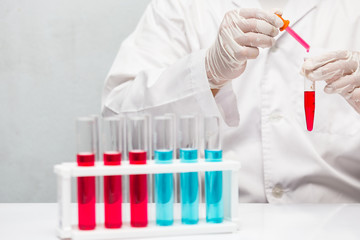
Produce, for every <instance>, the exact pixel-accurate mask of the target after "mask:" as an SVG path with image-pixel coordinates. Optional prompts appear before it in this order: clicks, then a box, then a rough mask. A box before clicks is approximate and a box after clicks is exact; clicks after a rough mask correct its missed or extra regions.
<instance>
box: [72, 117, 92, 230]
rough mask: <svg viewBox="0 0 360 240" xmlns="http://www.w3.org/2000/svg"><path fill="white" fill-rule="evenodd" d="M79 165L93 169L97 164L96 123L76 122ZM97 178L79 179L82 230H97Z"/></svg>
mask: <svg viewBox="0 0 360 240" xmlns="http://www.w3.org/2000/svg"><path fill="white" fill-rule="evenodd" d="M76 133H77V134H76V135H77V164H78V166H81V167H91V166H94V164H95V144H94V143H95V137H96V136H95V121H94V119H93V118H91V117H89V118H79V119H77V121H76ZM95 190H96V188H95V177H78V178H77V199H78V221H79V222H78V224H79V225H78V226H79V229H80V230H92V229H95V226H96V222H95V201H96V197H95V194H96V193H95Z"/></svg>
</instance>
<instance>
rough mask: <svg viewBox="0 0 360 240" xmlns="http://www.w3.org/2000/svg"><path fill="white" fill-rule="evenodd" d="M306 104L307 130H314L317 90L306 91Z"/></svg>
mask: <svg viewBox="0 0 360 240" xmlns="http://www.w3.org/2000/svg"><path fill="white" fill-rule="evenodd" d="M304 106H305V118H306V126H307V130H308V131H312V130H313V126H314V115H315V91H305V92H304Z"/></svg>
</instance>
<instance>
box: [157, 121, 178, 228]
mask: <svg viewBox="0 0 360 240" xmlns="http://www.w3.org/2000/svg"><path fill="white" fill-rule="evenodd" d="M173 137H174V119H173V118H172V117H170V116H163V117H156V118H155V119H154V149H155V163H157V164H171V163H172V162H173V154H174V139H173ZM155 202H156V224H157V225H159V226H170V225H172V224H173V222H174V217H173V216H174V209H173V208H174V178H173V174H172V173H162V174H155Z"/></svg>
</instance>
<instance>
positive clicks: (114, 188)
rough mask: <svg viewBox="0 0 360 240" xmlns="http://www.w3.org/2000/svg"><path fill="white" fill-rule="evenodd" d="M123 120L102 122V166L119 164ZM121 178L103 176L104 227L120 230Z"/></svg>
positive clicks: (109, 119)
mask: <svg viewBox="0 0 360 240" xmlns="http://www.w3.org/2000/svg"><path fill="white" fill-rule="evenodd" d="M123 121H124V120H123V118H119V117H117V118H115V117H109V118H104V120H103V149H104V165H106V166H116V165H120V164H121V153H122V150H123ZM121 185H122V181H121V176H104V204H105V227H106V228H120V227H121V225H122V219H121V204H122V187H121Z"/></svg>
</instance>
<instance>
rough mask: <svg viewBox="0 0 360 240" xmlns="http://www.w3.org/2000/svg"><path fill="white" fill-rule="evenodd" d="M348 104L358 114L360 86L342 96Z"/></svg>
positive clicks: (359, 108)
mask: <svg viewBox="0 0 360 240" xmlns="http://www.w3.org/2000/svg"><path fill="white" fill-rule="evenodd" d="M344 97H345V99H346V100H347V101H348V102H349V103H350V105H351V106H352V107H353V108H354V109H355V110H356V111H357V112H358V113H359V114H360V88H356V89H355V90H354V91H353V92H352V93H351V94H348V95H347V96H344Z"/></svg>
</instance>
